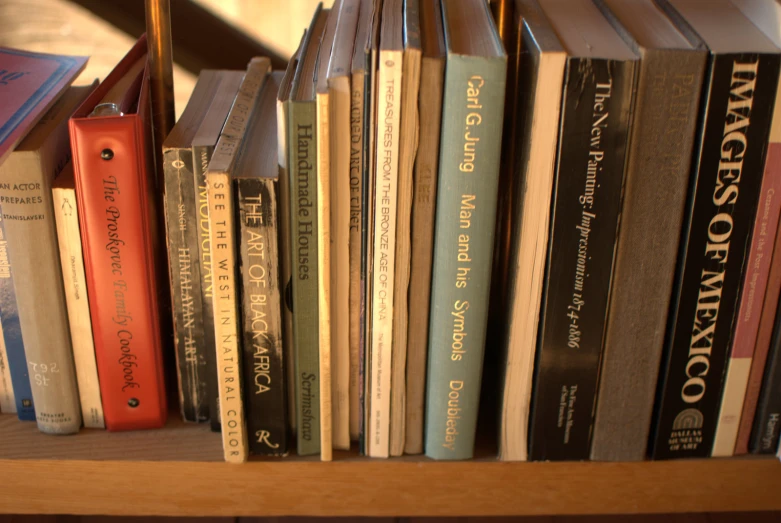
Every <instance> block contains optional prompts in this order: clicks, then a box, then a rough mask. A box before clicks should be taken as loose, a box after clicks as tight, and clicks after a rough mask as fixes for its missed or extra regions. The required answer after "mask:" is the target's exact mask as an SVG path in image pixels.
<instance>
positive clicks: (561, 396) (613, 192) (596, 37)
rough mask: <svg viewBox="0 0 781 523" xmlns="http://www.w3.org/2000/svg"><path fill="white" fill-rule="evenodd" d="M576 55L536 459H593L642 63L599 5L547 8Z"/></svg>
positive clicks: (568, 74) (547, 308)
mask: <svg viewBox="0 0 781 523" xmlns="http://www.w3.org/2000/svg"><path fill="white" fill-rule="evenodd" d="M540 5H541V6H542V8H543V11H544V12H545V14H546V15H547V16H548V18H549V19H550V22H551V25H552V26H553V28H554V30H555V31H556V34H558V35H559V38H560V39H561V41H562V44H563V46H564V49H565V50H566V52H567V62H566V69H565V72H564V91H563V94H562V102H561V123H560V131H559V144H558V158H557V166H556V175H555V179H554V182H553V183H554V185H553V195H552V203H551V226H550V237H549V247H548V251H547V252H548V260H547V265H546V269H545V284H544V290H543V294H542V304H541V308H540V323H539V334H538V336H539V338H538V343H537V355H536V367H537V368H536V371H535V376H534V386H533V395H532V410H531V419H530V422H529V432H530V436H529V437H530V441H529V459H531V460H534V461H539V460H584V459H588V457H589V450H590V448H591V434H592V424H593V416H594V405H595V402H596V395H597V383H598V377H599V361H600V357H601V354H602V347H603V343H604V332H605V323H606V317H607V308H608V298H609V295H610V283H611V279H612V275H613V260H614V252H615V247H616V236H617V228H618V219H619V213H620V210H621V191H622V187H623V181H624V170H625V168H626V161H627V147H628V141H629V130H630V122H631V115H632V106H633V91H634V79H635V73H636V69H635V67H636V63H637V57H636V55H635V54H634V52H632V50H631V49H630V48H629V47H628V46H627V45H626V43H625V42H624V41H623V40H622V39H621V37H620V36H619V35H618V33H616V31H615V30H614V29H613V28H612V27H611V26H610V23H609V22H608V21H607V19H605V17H604V16H603V15H602V13H601V12H600V11H599V9H598V8H597V7H596V5H594V4H593V3H591V2H577V3H575V4H572V3H570V2H567V1H566V0H540Z"/></svg>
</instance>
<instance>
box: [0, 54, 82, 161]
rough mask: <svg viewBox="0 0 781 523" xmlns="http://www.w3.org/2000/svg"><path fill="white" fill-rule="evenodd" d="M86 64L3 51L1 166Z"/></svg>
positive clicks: (79, 58)
mask: <svg viewBox="0 0 781 523" xmlns="http://www.w3.org/2000/svg"><path fill="white" fill-rule="evenodd" d="M86 64H87V58H86V57H83V56H59V55H54V54H43V53H30V52H27V51H18V50H16V49H8V48H4V47H0V100H2V103H0V164H1V163H3V159H4V158H5V155H6V154H8V153H9V152H11V151H13V150H14V147H16V145H17V144H18V143H19V142H20V141H21V140H22V138H24V137H25V135H26V134H27V132H28V131H29V130H30V129H32V128H33V126H34V125H35V124H36V123H37V122H38V120H40V119H41V117H42V116H43V115H44V114H45V113H46V111H47V110H48V109H49V108H50V107H51V106H52V104H54V102H55V101H56V100H57V98H59V97H60V95H61V94H62V93H63V91H64V90H65V88H66V87H67V86H69V85H70V84H71V82H73V80H74V79H75V78H76V77H77V76H78V75H79V73H80V72H81V71H82V70H83V69H84V66H85V65H86Z"/></svg>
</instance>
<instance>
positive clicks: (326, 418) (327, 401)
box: [316, 93, 333, 461]
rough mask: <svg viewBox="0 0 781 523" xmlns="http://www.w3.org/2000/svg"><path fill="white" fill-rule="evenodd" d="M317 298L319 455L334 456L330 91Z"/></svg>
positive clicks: (320, 112)
mask: <svg viewBox="0 0 781 523" xmlns="http://www.w3.org/2000/svg"><path fill="white" fill-rule="evenodd" d="M316 103H317V142H318V143H317V167H318V169H317V220H318V223H319V224H320V227H319V228H318V231H317V265H318V267H319V269H320V270H318V271H317V288H318V293H317V299H318V305H319V308H318V310H319V314H320V334H319V339H320V459H321V460H322V461H331V459H332V457H333V414H332V410H331V409H332V403H331V390H332V387H333V380H332V377H331V218H330V215H331V189H330V187H331V145H330V139H331V136H330V135H331V133H330V129H329V127H330V103H329V96H328V93H317V100H316Z"/></svg>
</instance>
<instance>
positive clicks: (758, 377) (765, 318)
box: [734, 143, 781, 455]
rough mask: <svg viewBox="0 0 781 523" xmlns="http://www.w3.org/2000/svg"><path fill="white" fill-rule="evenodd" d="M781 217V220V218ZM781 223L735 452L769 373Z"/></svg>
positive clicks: (772, 153) (778, 166)
mask: <svg viewBox="0 0 781 523" xmlns="http://www.w3.org/2000/svg"><path fill="white" fill-rule="evenodd" d="M769 168H772V169H773V170H781V144H779V143H771V144H769V146H768V150H767V158H766V160H765V176H767V173H768V172H769V171H768V169H769ZM779 219H780V220H781V218H779ZM779 225H781V223H776V224H775V228H776V232H775V234H774V235H771V237H770V241H771V246H772V253H771V261H770V271H769V274H768V278H767V285H766V288H765V295H764V298H763V301H762V309H761V311H760V312H759V313H758V314H760V318H759V327H758V328H757V339H756V344H755V345H754V357H753V358H752V360H751V370H750V372H749V379H748V384H747V386H746V394H745V399H744V400H743V410H742V412H741V415H740V427H739V429H738V438H737V441H736V443H735V450H734V454H735V455H742V454H747V453H748V444H749V440H750V439H751V431H752V429H753V427H754V416H755V414H756V412H757V402H758V401H759V393H760V390H761V389H762V377H763V375H764V373H765V364H766V362H767V355H768V351H769V349H770V341H771V339H772V337H773V325H774V322H775V317H776V307H777V306H778V296H779V294H780V293H781V263H779V260H781V226H779Z"/></svg>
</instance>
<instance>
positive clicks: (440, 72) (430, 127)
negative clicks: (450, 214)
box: [404, 57, 445, 454]
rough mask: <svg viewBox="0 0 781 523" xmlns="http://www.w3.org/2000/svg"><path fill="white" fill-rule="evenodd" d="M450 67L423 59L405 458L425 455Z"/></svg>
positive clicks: (410, 306) (413, 224) (413, 201)
mask: <svg viewBox="0 0 781 523" xmlns="http://www.w3.org/2000/svg"><path fill="white" fill-rule="evenodd" d="M444 71H445V62H444V60H443V59H440V58H436V59H434V58H425V57H424V58H423V60H422V64H421V75H420V100H421V101H424V100H425V101H426V103H420V104H419V107H418V110H419V111H420V115H419V116H420V118H419V121H420V142H419V143H418V153H417V155H416V157H415V169H414V172H413V181H412V184H413V190H412V197H413V200H412V229H411V231H410V234H411V238H412V246H411V247H412V248H411V253H410V275H409V288H410V289H412V290H413V292H414V293H415V295H414V299H412V300H410V301H409V327H408V330H407V393H406V396H407V403H406V415H407V419H406V424H405V436H404V453H405V454H421V453H423V412H424V404H425V399H426V358H427V356H428V319H429V313H430V309H429V305H430V303H431V301H430V300H431V267H432V265H431V262H432V257H433V253H434V212H435V210H436V202H437V171H438V166H439V137H440V122H441V118H442V82H443V79H444Z"/></svg>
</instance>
